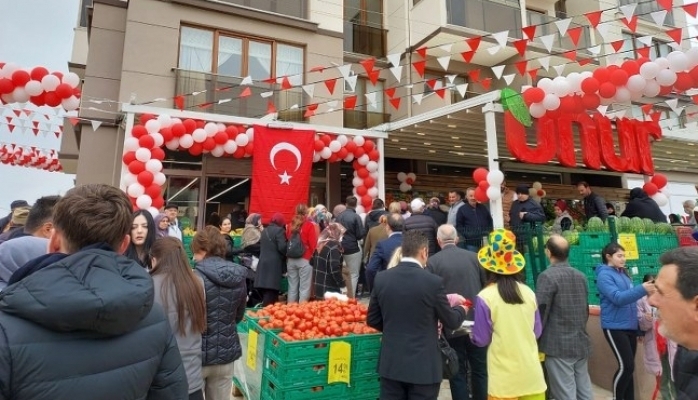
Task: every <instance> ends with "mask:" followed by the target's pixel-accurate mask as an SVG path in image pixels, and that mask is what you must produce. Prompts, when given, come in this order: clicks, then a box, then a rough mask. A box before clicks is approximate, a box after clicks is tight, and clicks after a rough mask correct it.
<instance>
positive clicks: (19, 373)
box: [0, 185, 189, 400]
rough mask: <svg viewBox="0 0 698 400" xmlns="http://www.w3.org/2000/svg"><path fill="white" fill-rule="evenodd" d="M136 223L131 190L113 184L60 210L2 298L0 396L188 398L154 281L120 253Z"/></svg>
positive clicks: (70, 199)
mask: <svg viewBox="0 0 698 400" xmlns="http://www.w3.org/2000/svg"><path fill="white" fill-rule="evenodd" d="M97 216H98V217H97ZM105 221H108V222H109V223H105ZM132 222H133V217H132V212H131V202H130V201H129V199H128V197H127V196H126V194H125V193H124V192H122V191H121V190H119V189H117V188H114V187H111V186H107V185H85V186H78V187H76V188H73V189H71V190H69V191H68V193H67V194H66V195H65V197H63V198H62V199H61V200H60V201H59V202H58V203H57V204H56V206H55V208H54V216H53V225H54V233H53V235H52V236H51V239H49V251H51V252H50V253H49V254H46V255H45V256H42V257H39V258H37V259H34V260H32V261H30V262H29V263H27V264H26V265H24V266H23V267H22V268H20V269H19V270H17V271H16V272H15V273H14V274H13V275H12V277H11V278H10V282H9V286H7V287H6V288H5V289H4V290H3V291H2V292H0V399H13V400H24V399H27V400H29V399H31V400H49V399H50V400H54V399H72V400H83V399H84V400H88V399H162V400H170V399H177V400H185V399H188V398H189V394H188V391H189V390H188V384H187V377H186V375H185V372H184V367H183V366H182V359H181V357H180V354H179V349H178V347H177V341H176V339H175V337H174V335H173V333H172V330H171V329H170V324H169V322H168V320H167V318H166V316H165V314H164V312H163V310H162V307H160V306H159V305H157V304H153V297H154V288H153V280H152V279H151V278H150V276H149V274H148V271H146V270H145V269H143V267H141V266H140V265H138V263H136V262H135V261H132V260H130V259H128V258H127V257H125V256H123V255H121V254H122V253H123V252H124V250H125V249H126V247H127V246H128V244H129V242H130V241H131V239H130V237H129V233H130V231H131V224H132ZM18 240H19V239H18Z"/></svg>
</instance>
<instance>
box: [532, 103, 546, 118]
mask: <svg viewBox="0 0 698 400" xmlns="http://www.w3.org/2000/svg"><path fill="white" fill-rule="evenodd" d="M547 111H548V110H546V109H545V107H543V104H541V103H533V104H531V106H530V107H528V112H529V113H531V116H532V117H533V118H541V117H543V116H544V115H545V113H546V112H547Z"/></svg>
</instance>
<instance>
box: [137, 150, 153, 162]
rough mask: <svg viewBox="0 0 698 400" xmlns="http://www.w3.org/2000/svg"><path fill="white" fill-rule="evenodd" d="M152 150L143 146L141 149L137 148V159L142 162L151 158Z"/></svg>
mask: <svg viewBox="0 0 698 400" xmlns="http://www.w3.org/2000/svg"><path fill="white" fill-rule="evenodd" d="M150 156H151V154H150V150H148V149H146V148H143V147H141V148H140V149H138V150H136V160H138V161H140V162H146V161H148V160H150Z"/></svg>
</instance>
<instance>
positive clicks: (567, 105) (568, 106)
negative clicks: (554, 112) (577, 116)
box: [560, 96, 577, 113]
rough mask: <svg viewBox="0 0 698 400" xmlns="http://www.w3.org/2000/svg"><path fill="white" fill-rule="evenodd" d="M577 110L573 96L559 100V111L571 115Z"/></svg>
mask: <svg viewBox="0 0 698 400" xmlns="http://www.w3.org/2000/svg"><path fill="white" fill-rule="evenodd" d="M576 109H577V101H576V99H575V97H574V96H565V97H562V98H560V111H562V112H566V113H573V112H574V111H575V110H576Z"/></svg>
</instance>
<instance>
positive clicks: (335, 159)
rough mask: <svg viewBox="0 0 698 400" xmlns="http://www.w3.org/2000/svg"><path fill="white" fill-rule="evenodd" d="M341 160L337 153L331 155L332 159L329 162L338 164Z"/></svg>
mask: <svg viewBox="0 0 698 400" xmlns="http://www.w3.org/2000/svg"><path fill="white" fill-rule="evenodd" d="M339 160H340V158H339V155H338V154H337V153H332V155H330V158H328V159H327V162H330V163H333V162H337V161H339Z"/></svg>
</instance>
